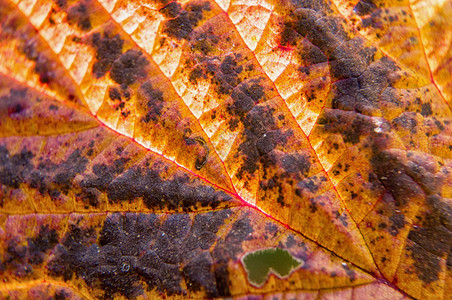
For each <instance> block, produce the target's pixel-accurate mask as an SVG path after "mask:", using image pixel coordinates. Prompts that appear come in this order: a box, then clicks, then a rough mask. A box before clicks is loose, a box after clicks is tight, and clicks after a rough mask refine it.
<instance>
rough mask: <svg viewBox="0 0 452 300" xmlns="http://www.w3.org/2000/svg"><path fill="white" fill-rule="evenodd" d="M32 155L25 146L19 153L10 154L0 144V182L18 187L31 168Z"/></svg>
mask: <svg viewBox="0 0 452 300" xmlns="http://www.w3.org/2000/svg"><path fill="white" fill-rule="evenodd" d="M33 157H34V155H33V153H31V152H30V151H28V150H27V149H25V148H24V149H22V151H21V152H20V153H17V154H14V155H10V153H9V151H8V149H6V147H4V146H3V145H2V146H0V182H1V183H2V184H3V185H6V186H8V187H11V188H15V189H17V188H19V185H20V184H21V183H22V182H24V181H25V178H26V177H27V176H28V174H29V172H30V171H31V170H32V168H33V166H32V164H31V159H32V158H33Z"/></svg>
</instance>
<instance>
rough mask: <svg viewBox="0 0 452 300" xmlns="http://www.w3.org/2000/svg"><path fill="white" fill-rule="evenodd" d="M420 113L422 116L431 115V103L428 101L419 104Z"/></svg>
mask: <svg viewBox="0 0 452 300" xmlns="http://www.w3.org/2000/svg"><path fill="white" fill-rule="evenodd" d="M421 115H422V116H424V117H427V116H430V115H432V105H431V104H430V103H423V104H422V106H421Z"/></svg>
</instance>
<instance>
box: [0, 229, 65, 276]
mask: <svg viewBox="0 0 452 300" xmlns="http://www.w3.org/2000/svg"><path fill="white" fill-rule="evenodd" d="M57 243H58V233H57V232H56V230H55V229H50V228H49V226H48V225H45V226H44V225H41V227H40V229H39V233H38V234H37V235H36V236H35V237H33V238H28V239H27V246H25V245H24V244H23V243H22V241H20V240H19V239H18V238H13V239H11V240H9V241H8V242H7V243H6V244H7V248H6V251H5V253H4V254H3V258H2V260H1V261H0V274H1V273H2V272H3V271H5V270H6V269H10V270H13V271H14V274H15V275H16V276H18V277H24V276H27V275H29V274H32V273H33V266H39V265H41V264H42V263H43V262H44V259H45V257H46V255H47V252H48V251H49V250H50V249H52V248H53V247H54V246H55V245H56V244H57Z"/></svg>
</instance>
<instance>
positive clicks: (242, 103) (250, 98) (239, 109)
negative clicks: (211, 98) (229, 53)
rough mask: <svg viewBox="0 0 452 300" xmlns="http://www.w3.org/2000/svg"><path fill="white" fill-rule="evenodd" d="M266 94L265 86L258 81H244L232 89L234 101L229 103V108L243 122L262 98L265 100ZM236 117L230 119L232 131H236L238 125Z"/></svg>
mask: <svg viewBox="0 0 452 300" xmlns="http://www.w3.org/2000/svg"><path fill="white" fill-rule="evenodd" d="M264 96H265V92H264V88H263V86H262V85H260V84H259V82H258V81H254V80H252V81H250V82H244V83H242V84H240V85H239V86H238V87H237V88H236V89H234V90H233V91H232V94H231V98H232V103H231V104H229V105H228V107H227V110H228V112H229V113H230V114H231V115H233V116H234V117H235V118H238V119H239V120H240V122H243V121H244V119H245V117H246V115H247V114H248V112H249V111H250V110H251V109H253V107H254V106H255V105H256V104H258V103H259V102H260V101H261V100H265V99H264ZM235 118H234V119H232V120H230V121H229V129H230V130H231V131H234V130H235V128H236V126H237V125H238V124H237V122H236V120H235Z"/></svg>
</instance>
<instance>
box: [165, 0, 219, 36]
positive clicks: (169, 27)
mask: <svg viewBox="0 0 452 300" xmlns="http://www.w3.org/2000/svg"><path fill="white" fill-rule="evenodd" d="M210 9H211V8H210V3H209V2H200V3H188V4H187V5H185V6H184V7H183V8H182V9H181V7H180V4H179V3H177V2H172V3H169V4H168V5H166V6H165V7H163V8H162V9H161V10H160V12H161V13H162V14H163V15H164V16H165V17H171V19H170V20H168V21H166V23H165V26H164V29H163V32H164V33H166V34H167V35H168V36H170V37H173V38H176V39H185V38H187V37H188V35H189V34H190V33H191V32H192V31H193V29H194V28H195V27H196V26H197V25H198V22H199V21H201V20H202V19H203V17H204V12H205V11H210Z"/></svg>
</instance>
